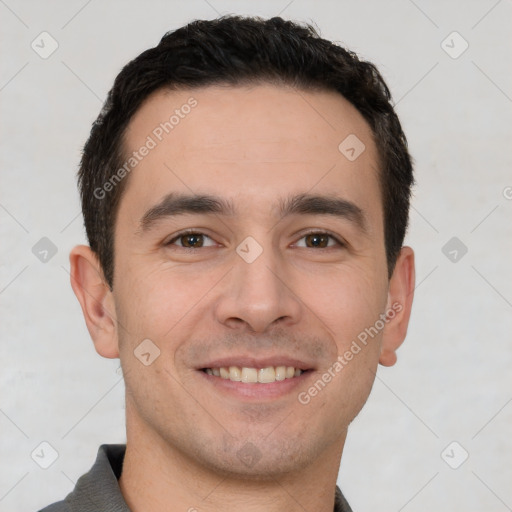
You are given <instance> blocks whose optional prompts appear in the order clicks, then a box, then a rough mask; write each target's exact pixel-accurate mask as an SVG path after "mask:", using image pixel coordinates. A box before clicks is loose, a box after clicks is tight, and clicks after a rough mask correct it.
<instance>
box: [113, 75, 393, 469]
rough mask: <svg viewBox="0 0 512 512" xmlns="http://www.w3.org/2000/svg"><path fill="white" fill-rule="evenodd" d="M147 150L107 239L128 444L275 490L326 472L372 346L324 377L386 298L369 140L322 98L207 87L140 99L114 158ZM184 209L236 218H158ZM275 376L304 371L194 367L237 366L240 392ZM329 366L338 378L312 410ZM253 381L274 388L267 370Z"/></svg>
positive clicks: (376, 349) (358, 402) (354, 406)
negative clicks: (276, 484)
mask: <svg viewBox="0 0 512 512" xmlns="http://www.w3.org/2000/svg"><path fill="white" fill-rule="evenodd" d="M190 98H194V99H195V101H197V104H196V105H195V106H194V107H193V108H190V109H188V108H185V109H182V110H181V111H180V112H181V114H182V117H180V120H179V122H177V123H176V124H175V125H174V126H173V128H172V130H169V133H165V131H163V132H162V129H160V130H158V129H157V127H159V126H160V123H164V122H166V121H168V120H169V117H170V116H171V115H172V114H173V113H174V111H175V110H176V109H178V110H179V109H180V107H181V106H182V105H184V104H187V102H188V104H190V101H189V100H190ZM185 111H186V112H188V111H190V112H189V113H188V114H186V115H183V112H185ZM174 122H176V119H174ZM155 129H156V131H155ZM155 134H159V135H160V138H161V139H162V140H161V141H159V140H158V138H159V137H157V136H156V135H155ZM354 135H355V136H356V137H357V138H358V139H359V140H360V141H362V142H363V143H364V145H365V149H364V151H363V152H362V153H361V154H360V155H359V156H358V157H357V158H356V159H353V158H352V157H353V154H355V155H356V156H357V153H358V152H359V151H360V148H361V147H360V146H358V147H356V148H355V151H354V152H352V151H350V147H349V148H348V151H346V149H347V148H345V152H344V153H343V152H341V151H340V149H339V148H338V146H339V145H340V143H341V142H342V141H344V140H345V139H346V138H347V137H348V136H352V138H351V139H348V141H349V142H352V146H353V145H354V140H355V139H354V138H353V136H354ZM148 136H150V137H151V138H152V139H153V141H154V142H155V143H156V145H155V147H153V148H151V149H150V151H149V152H148V154H147V156H145V157H144V158H143V159H142V160H141V161H140V163H138V165H137V166H136V167H135V168H134V169H133V171H131V173H130V176H129V178H127V179H128V182H127V187H126V189H125V191H124V193H123V196H122V199H121V203H120V207H119V211H118V217H117V220H116V227H115V262H114V263H115V264H114V289H113V298H114V301H115V311H116V316H117V321H118V332H117V336H118V341H119V353H120V358H121V363H122V367H123V372H124V375H125V383H126V390H127V404H126V408H127V421H128V430H130V424H132V425H137V427H136V428H138V429H143V430H144V432H145V435H146V436H147V437H148V438H150V439H152V441H153V442H154V443H156V444H157V445H158V446H160V447H161V448H162V449H163V450H171V451H172V452H173V453H174V454H175V455H176V454H178V455H176V456H185V457H188V459H189V460H193V461H195V462H197V463H198V465H199V466H202V467H207V468H210V469H213V470H215V471H217V472H219V474H221V473H223V472H232V473H237V474H244V475H246V476H250V475H252V476H254V477H255V478H256V477H258V476H260V477H263V476H266V477H272V476H273V475H279V474H284V473H285V472H289V471H293V470H294V469H299V468H303V467H305V466H306V465H308V464H310V463H311V462H312V461H314V460H315V459H317V458H318V457H322V456H324V457H326V456H328V457H330V456H331V455H332V454H333V453H336V455H337V456H338V458H339V451H340V446H342V445H343V439H344V437H345V435H346V429H347V427H348V424H349V423H350V421H352V419H353V418H354V417H355V416H356V414H357V413H358V412H359V410H360V409H361V407H362V406H363V404H364V402H365V401H366V399H367V397H368V394H369V392H370V389H371V385H372V382H373V379H374V375H373V372H374V371H375V370H376V366H377V363H378V359H379V355H380V348H381V341H382V340H381V338H382V332H379V333H378V334H377V335H376V336H375V337H374V338H373V339H371V340H369V342H368V343H367V345H366V346H363V345H361V344H360V345H361V347H362V350H361V351H360V352H358V353H357V354H356V355H354V356H353V358H352V360H350V361H349V362H348V363H347V364H346V365H344V366H343V368H342V369H341V370H338V371H334V372H333V370H332V368H333V364H334V363H335V361H336V359H337V357H338V355H342V354H344V353H345V352H346V351H347V350H349V349H350V347H351V344H352V342H353V341H354V340H356V339H357V337H358V335H359V334H360V333H361V332H363V331H364V330H365V329H367V328H369V327H371V326H374V324H375V322H376V320H378V319H379V315H380V314H382V313H384V312H385V310H386V304H387V300H388V280H387V267H386V257H385V249H384V231H383V209H382V202H381V195H380V190H379V182H378V157H377V150H376V147H375V144H374V142H373V138H372V134H371V130H370V128H369V126H368V125H367V123H366V122H365V121H364V119H363V118H362V116H361V115H360V114H359V113H358V112H357V110H356V109H355V108H354V107H352V106H351V105H350V104H349V103H348V102H347V101H345V100H344V99H343V98H342V97H341V96H340V95H338V94H335V93H328V92H322V93H320V92H315V93H306V92H298V91H294V90H292V89H288V88H277V87H274V86H270V85H268V86H254V87H252V88H242V87H240V88H229V87H224V88H221V87H215V88H214V87H206V88H202V89H194V90H191V91H180V92H176V91H173V92H162V91H159V92H157V93H155V94H153V95H152V96H151V97H150V98H149V99H148V100H147V101H146V102H145V103H144V104H143V106H142V107H141V108H140V109H139V111H138V112H137V113H136V115H135V116H134V118H133V120H132V121H131V123H130V126H129V130H128V132H127V134H126V138H125V149H126V154H127V156H129V155H131V153H132V152H133V151H137V150H138V149H139V148H140V147H141V146H143V145H144V144H147V143H148ZM149 145H150V146H152V145H153V144H151V143H149ZM342 147H344V146H342ZM347 155H348V156H350V157H351V158H347ZM170 194H173V195H172V196H171V195H170ZM185 195H186V196H214V197H215V198H216V199H218V200H219V201H221V202H224V203H227V204H230V205H231V211H220V209H219V210H217V211H216V212H214V213H212V212H209V211H207V210H208V209H209V208H208V207H205V205H206V206H208V205H210V207H211V205H212V204H213V203H212V202H211V201H210V202H208V201H203V202H202V203H201V204H199V205H197V204H196V211H188V208H184V209H181V210H180V212H178V213H176V211H175V210H174V213H175V214H173V215H171V213H172V212H173V208H174V206H173V204H171V199H176V198H179V197H181V196H185ZM301 195H302V203H300V201H295V202H294V201H293V198H294V197H295V196H301ZM306 196H320V197H321V198H325V199H327V200H329V199H331V200H332V199H334V200H340V201H341V202H340V203H334V202H332V201H331V202H330V203H329V202H327V203H326V202H325V201H321V200H318V201H315V200H312V201H309V202H308V201H305V199H306ZM166 199H167V203H166ZM299 199H300V198H299ZM181 204H182V205H183V204H184V203H181ZM294 204H295V208H293V207H291V206H293V205H294ZM188 205H189V206H191V203H190V202H189V203H188ZM185 206H186V204H185ZM329 206H330V207H331V209H330V210H329V209H328V208H327V207H329ZM334 206H336V208H334ZM210 209H211V208H210ZM329 212H330V213H329ZM284 213H285V214H284ZM183 230H190V232H191V233H193V234H192V235H191V234H190V233H189V234H188V235H187V234H183V233H182V232H183ZM180 235H181V236H180ZM143 340H151V342H148V341H146V342H145V345H142V347H144V350H143V351H142V352H143V353H144V354H146V355H144V356H143V357H140V352H141V349H138V350H136V349H137V347H138V346H139V345H140V344H141V342H142V341H143ZM155 346H156V347H158V349H159V350H160V355H159V356H158V357H157V358H156V359H154V357H155V355H156V353H157V352H156V349H155ZM134 351H136V353H137V354H138V355H139V358H138V357H136V355H135V354H134ZM147 354H149V355H147ZM140 359H142V360H143V361H145V362H146V363H149V362H151V361H152V362H151V364H147V365H146V364H143V362H141V360H140ZM153 359H154V360H153ZM282 366H285V367H289V366H291V367H295V368H300V369H302V370H307V371H304V373H302V374H301V375H300V376H298V377H293V378H286V372H285V373H284V374H283V371H282V368H277V374H278V375H277V376H278V378H281V377H283V375H285V376H284V377H283V378H284V380H278V381H275V382H273V383H250V382H240V381H232V380H230V379H225V378H223V376H224V377H225V376H226V375H227V374H226V370H223V376H216V375H210V374H209V373H207V372H205V371H204V370H205V369H206V368H215V371H216V370H217V369H218V368H220V367H223V368H229V367H239V368H242V367H247V368H248V370H244V375H245V377H244V376H242V378H243V379H249V380H251V378H252V377H253V376H254V374H255V372H254V370H253V368H256V369H260V368H266V367H282ZM329 368H331V372H333V373H334V375H335V376H334V377H333V378H332V379H330V382H328V383H327V384H326V385H325V386H324V387H323V388H320V391H318V392H317V393H316V394H315V393H314V392H313V395H314V396H311V394H309V393H308V390H309V389H310V388H311V387H312V386H313V385H314V384H315V382H317V381H318V380H319V379H322V375H324V374H325V373H326V372H328V370H329ZM219 371H220V370H219ZM274 373H275V369H274ZM229 375H230V378H231V377H233V378H235V379H236V378H237V373H236V369H233V371H232V372H231V373H230V374H229ZM260 376H261V378H262V379H265V378H268V379H269V380H272V370H265V371H264V372H261V373H260ZM301 393H302V395H301ZM304 393H308V396H310V397H311V399H310V400H309V401H308V403H304V402H306V401H307V400H305V399H304V396H305V395H304ZM299 396H302V397H303V399H302V400H299ZM301 402H302V403H301ZM133 428H135V427H133ZM337 462H339V460H338V461H337Z"/></svg>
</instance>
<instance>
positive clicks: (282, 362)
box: [197, 355, 314, 370]
mask: <svg viewBox="0 0 512 512" xmlns="http://www.w3.org/2000/svg"><path fill="white" fill-rule="evenodd" d="M229 366H238V367H240V368H241V367H246V368H267V367H268V366H293V367H294V368H298V369H299V370H313V369H314V365H313V364H312V363H311V362H308V361H306V360H301V359H297V358H296V357H289V356H285V355H283V356H279V355H277V356H269V357H254V356H238V357H236V356H229V357H221V358H217V359H214V360H212V361H208V362H206V363H204V364H201V365H200V366H198V367H197V369H198V370H202V369H204V368H222V367H225V368H227V367H229Z"/></svg>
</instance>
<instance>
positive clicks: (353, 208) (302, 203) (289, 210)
mask: <svg viewBox="0 0 512 512" xmlns="http://www.w3.org/2000/svg"><path fill="white" fill-rule="evenodd" d="M279 211H280V215H281V217H285V216H287V215H293V214H302V215H331V216H333V217H338V218H341V219H345V220H348V221H350V222H352V223H354V224H355V225H356V226H357V227H358V228H359V230H360V231H362V232H363V233H368V221H367V218H366V215H365V214H364V212H363V210H362V209H361V208H359V206H357V205H356V204H355V203H353V202H352V201H348V200H347V199H342V198H340V197H332V196H326V195H312V194H299V195H296V196H292V197H289V198H288V199H286V200H284V201H280V203H279Z"/></svg>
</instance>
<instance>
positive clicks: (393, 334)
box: [379, 247, 415, 366]
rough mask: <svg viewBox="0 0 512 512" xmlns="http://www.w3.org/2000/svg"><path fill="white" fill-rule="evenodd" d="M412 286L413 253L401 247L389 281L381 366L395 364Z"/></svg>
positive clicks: (412, 290)
mask: <svg viewBox="0 0 512 512" xmlns="http://www.w3.org/2000/svg"><path fill="white" fill-rule="evenodd" d="M414 285H415V272H414V251H413V250H412V249H411V248H410V247H402V249H401V250H400V254H399V255H398V258H397V261H396V265H395V269H394V270H393V275H392V276H391V279H390V280H389V289H388V302H387V305H386V313H387V317H388V320H387V323H386V326H385V328H384V331H383V335H382V345H381V351H380V358H379V363H380V364H381V365H382V366H393V365H394V364H395V363H396V351H397V349H398V347H399V346H400V345H401V344H402V342H403V341H404V339H405V335H406V334H407V326H408V325H409V318H410V316H411V308H412V299H413V297H414Z"/></svg>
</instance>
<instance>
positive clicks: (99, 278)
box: [69, 245, 119, 358]
mask: <svg viewBox="0 0 512 512" xmlns="http://www.w3.org/2000/svg"><path fill="white" fill-rule="evenodd" d="M69 263H70V265H71V287H72V288H73V291H74V292H75V295H76V298H77V299H78V302H80V306H81V307H82V312H83V315H84V318H85V323H86V324H87V329H88V330H89V334H90V335H91V338H92V340H93V342H94V346H95V348H96V352H98V354H100V355H101V356H103V357H107V358H116V357H119V346H118V337H117V327H116V326H117V320H116V316H115V307H114V306H115V305H114V296H113V293H112V291H111V290H110V287H109V286H108V284H107V282H106V280H105V277H104V275H103V270H102V268H101V265H100V263H99V260H98V257H97V255H96V253H95V252H94V251H93V250H92V249H91V248H90V247H89V246H87V245H77V246H76V247H74V248H73V249H72V251H71V252H70V254H69Z"/></svg>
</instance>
